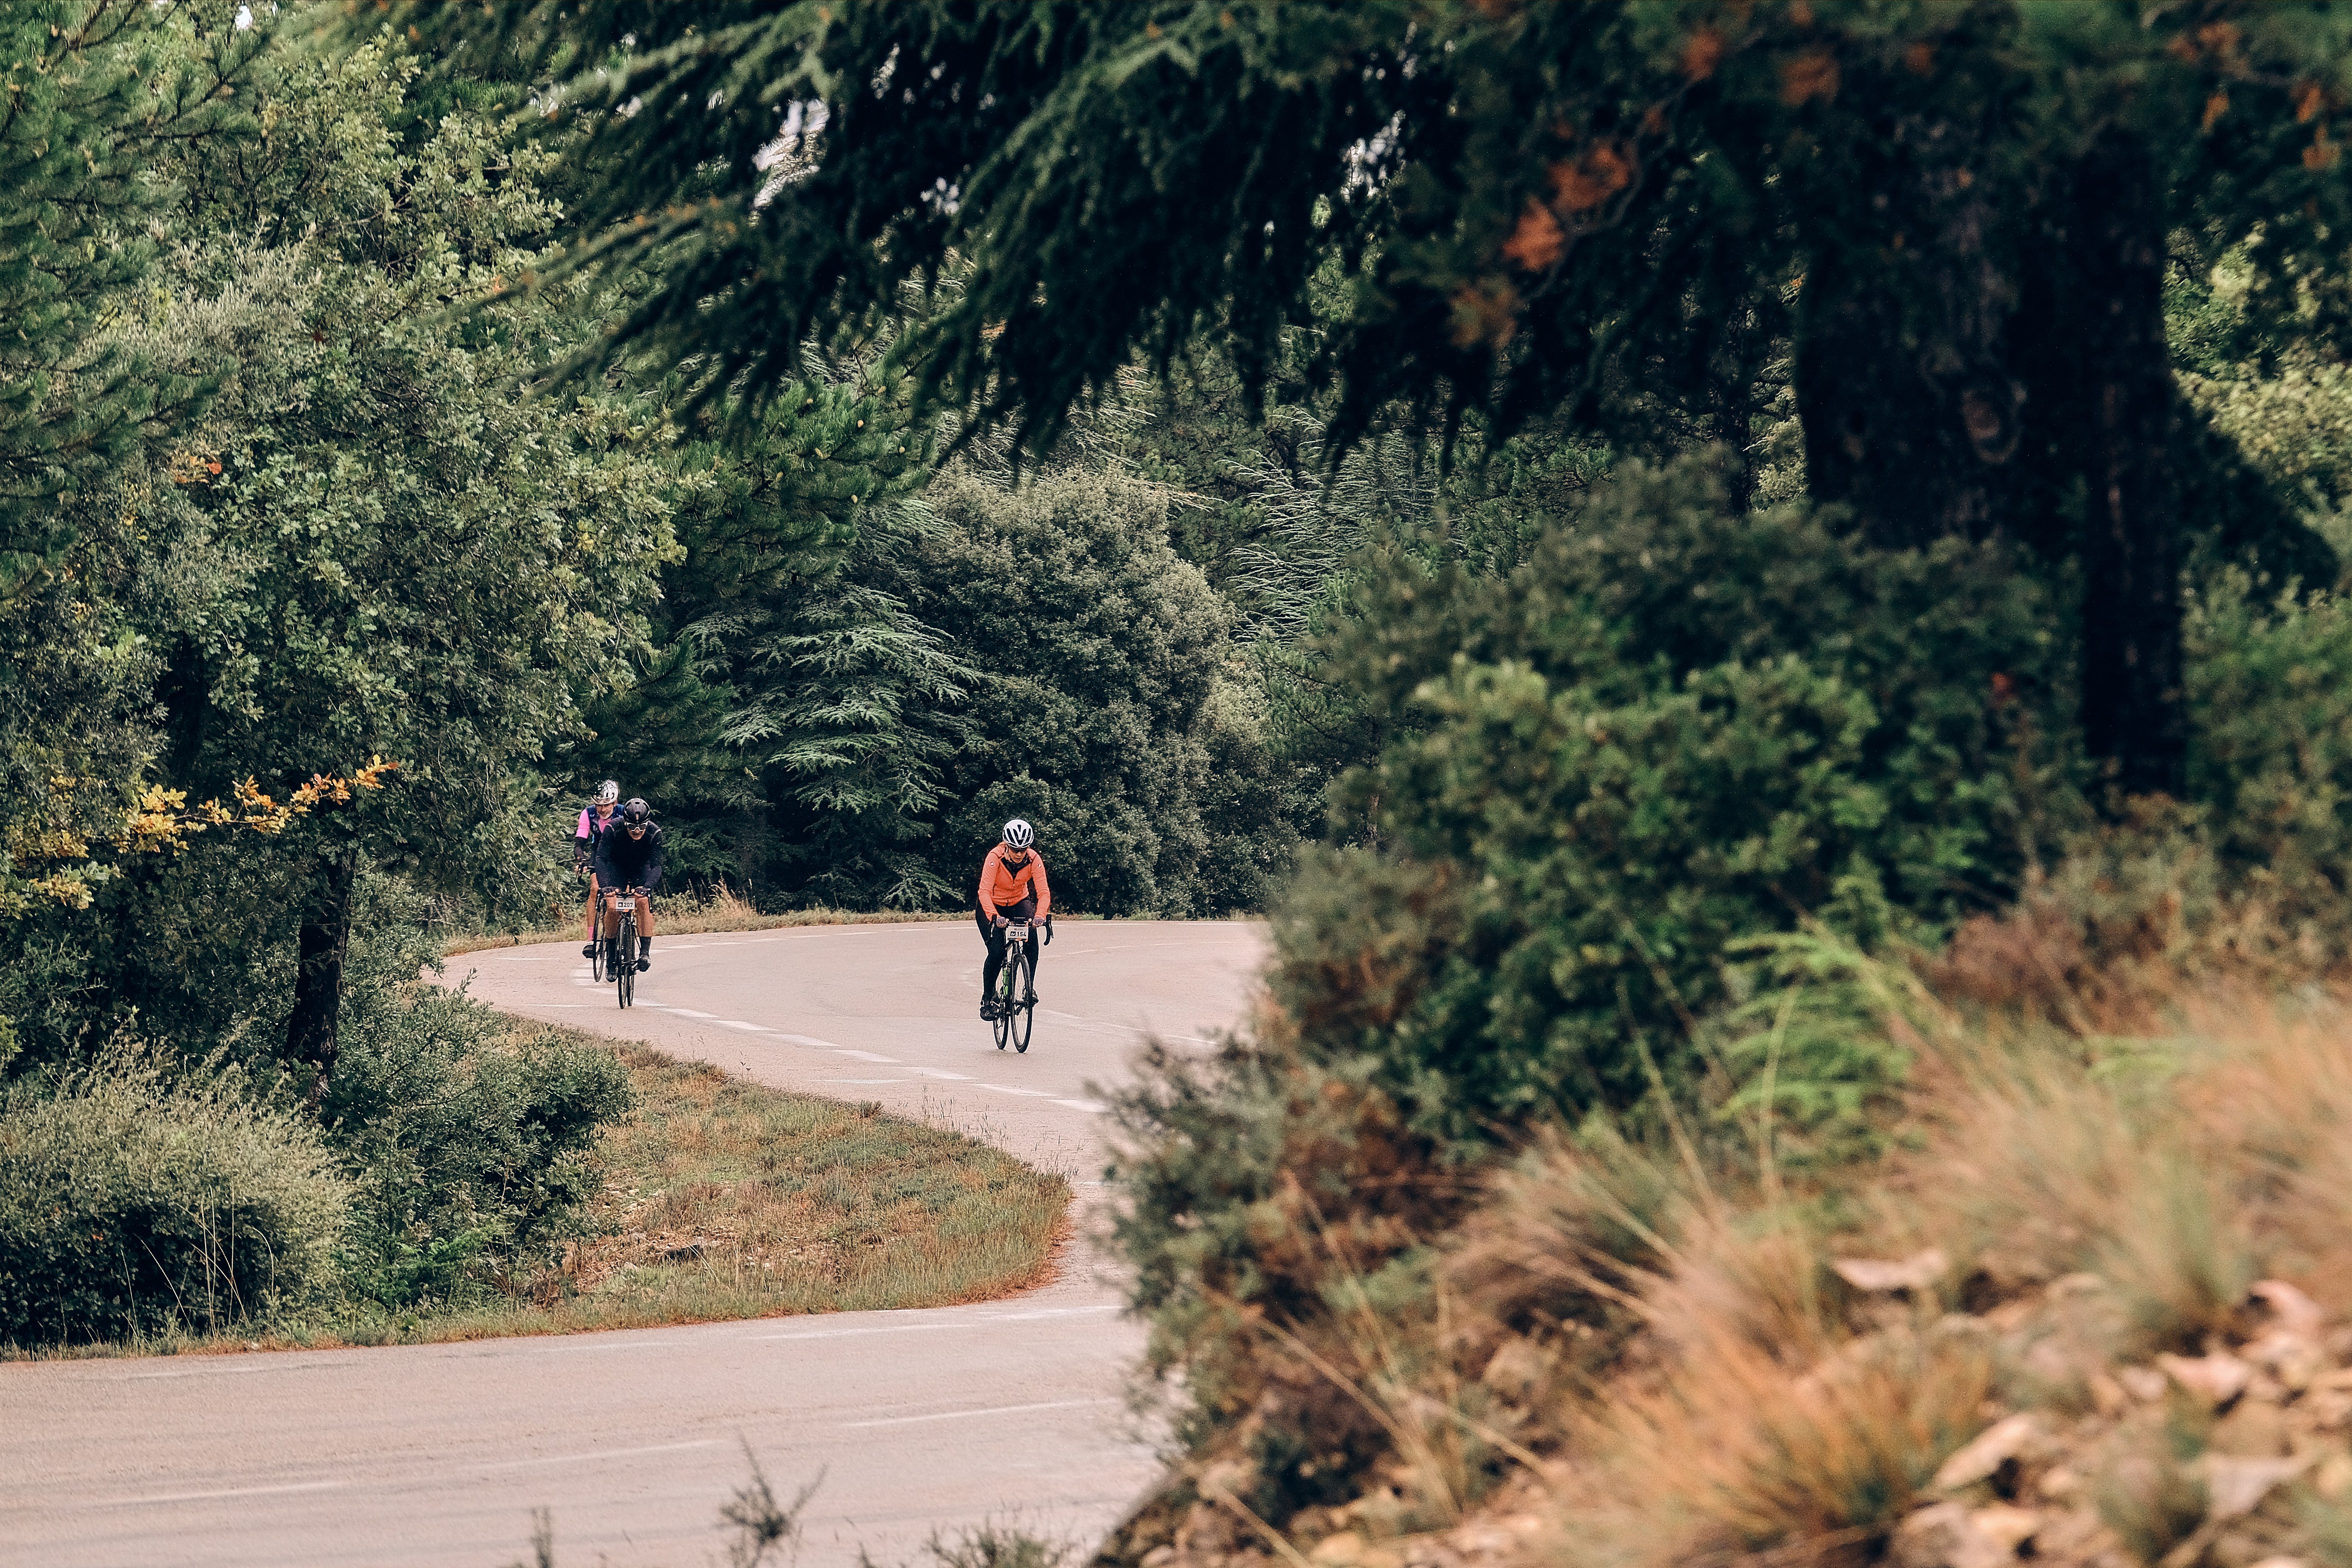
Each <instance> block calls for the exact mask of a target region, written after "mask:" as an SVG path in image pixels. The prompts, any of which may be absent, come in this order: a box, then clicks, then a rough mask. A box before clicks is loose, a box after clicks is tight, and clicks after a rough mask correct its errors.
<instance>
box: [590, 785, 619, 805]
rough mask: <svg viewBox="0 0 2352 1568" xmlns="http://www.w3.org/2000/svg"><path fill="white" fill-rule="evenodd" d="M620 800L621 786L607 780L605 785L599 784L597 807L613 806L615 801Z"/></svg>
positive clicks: (597, 788) (597, 787)
mask: <svg viewBox="0 0 2352 1568" xmlns="http://www.w3.org/2000/svg"><path fill="white" fill-rule="evenodd" d="M620 798H621V786H620V785H619V784H614V782H613V781H612V780H611V779H606V780H605V781H604V783H603V784H598V785H597V786H596V804H597V805H612V804H613V803H614V801H616V800H618V799H620Z"/></svg>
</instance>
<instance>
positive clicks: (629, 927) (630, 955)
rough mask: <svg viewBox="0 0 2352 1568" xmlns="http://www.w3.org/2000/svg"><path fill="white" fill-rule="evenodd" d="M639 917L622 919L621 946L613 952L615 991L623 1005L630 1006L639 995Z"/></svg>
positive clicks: (633, 916)
mask: <svg viewBox="0 0 2352 1568" xmlns="http://www.w3.org/2000/svg"><path fill="white" fill-rule="evenodd" d="M636 952H637V917H636V916H635V915H633V914H631V915H623V916H622V917H621V942H620V945H619V946H618V947H616V948H614V950H613V981H614V985H613V989H614V991H615V992H617V993H618V994H619V997H620V1003H621V1005H622V1006H624V1007H626V1006H628V1005H630V1004H631V1003H633V1002H634V1001H635V1000H636V994H637V959H636Z"/></svg>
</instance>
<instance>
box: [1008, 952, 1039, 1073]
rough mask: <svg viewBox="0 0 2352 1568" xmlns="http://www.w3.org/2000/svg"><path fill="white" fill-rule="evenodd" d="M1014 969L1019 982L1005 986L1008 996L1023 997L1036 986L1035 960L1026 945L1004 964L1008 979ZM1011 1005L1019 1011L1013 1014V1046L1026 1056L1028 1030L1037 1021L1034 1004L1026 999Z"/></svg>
mask: <svg viewBox="0 0 2352 1568" xmlns="http://www.w3.org/2000/svg"><path fill="white" fill-rule="evenodd" d="M1033 940H1034V939H1033ZM1016 969H1017V970H1019V971H1020V974H1021V984H1019V985H1017V986H1015V985H1012V984H1007V985H1006V986H1005V988H1004V989H1005V992H1006V994H1007V996H1008V998H1010V997H1012V996H1016V995H1017V996H1024V997H1025V996H1027V995H1028V994H1029V993H1030V992H1032V991H1034V990H1035V989H1036V986H1037V960H1036V958H1035V956H1034V954H1032V953H1031V952H1030V951H1029V950H1028V949H1027V948H1026V947H1024V948H1023V949H1022V950H1021V956H1020V957H1019V958H1018V959H1016V960H1013V962H1011V963H1007V964H1005V966H1004V973H1005V977H1006V979H1007V980H1008V981H1009V980H1010V979H1011V978H1012V976H1013V971H1014V970H1016ZM1011 1005H1013V1006H1015V1007H1018V1008H1019V1009H1020V1012H1019V1013H1018V1014H1017V1015H1015V1016H1014V1018H1013V1050H1014V1051H1015V1052H1016V1053H1018V1054H1020V1055H1022V1056H1026V1055H1028V1054H1029V1031H1030V1029H1031V1028H1032V1027H1034V1026H1035V1024H1036V1022H1037V1008H1036V1005H1035V1004H1034V1003H1031V1002H1026V1001H1023V1002H1013V1003H1012V1004H1011Z"/></svg>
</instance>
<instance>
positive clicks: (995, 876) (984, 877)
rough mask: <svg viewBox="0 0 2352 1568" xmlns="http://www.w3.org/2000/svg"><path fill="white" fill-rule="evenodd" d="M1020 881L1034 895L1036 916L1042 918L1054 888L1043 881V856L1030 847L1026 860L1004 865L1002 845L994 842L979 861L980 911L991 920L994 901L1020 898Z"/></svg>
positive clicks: (1052, 896) (994, 909)
mask: <svg viewBox="0 0 2352 1568" xmlns="http://www.w3.org/2000/svg"><path fill="white" fill-rule="evenodd" d="M1024 883H1026V884H1027V891H1029V892H1032V893H1034V894H1036V895H1037V918H1038V919H1039V920H1041V921H1042V920H1044V919H1045V916H1046V914H1047V913H1048V912H1049V911H1051V910H1052V909H1053V907H1054V889H1051V888H1049V887H1047V886H1046V885H1045V857H1044V856H1043V855H1040V854H1038V853H1037V851H1035V850H1034V849H1032V850H1030V851H1029V854H1028V861H1027V863H1026V864H1024V865H1022V866H1017V867H1015V866H1008V865H1006V864H1005V861H1004V846H1003V845H1002V844H1000V845H998V846H997V847H995V848H993V849H992V850H990V851H989V852H988V858H987V859H985V860H982V862H981V863H980V912H981V913H982V914H984V915H986V916H987V917H988V918H989V919H990V920H994V919H995V918H996V906H997V905H999V904H1017V903H1019V902H1020V901H1021V900H1022V898H1023V896H1024V892H1023V884H1024Z"/></svg>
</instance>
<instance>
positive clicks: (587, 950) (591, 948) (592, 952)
mask: <svg viewBox="0 0 2352 1568" xmlns="http://www.w3.org/2000/svg"><path fill="white" fill-rule="evenodd" d="M580 956H581V957H583V958H593V957H595V956H596V944H595V943H594V942H590V943H589V944H588V945H587V946H585V947H583V948H582V949H581V950H580Z"/></svg>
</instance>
